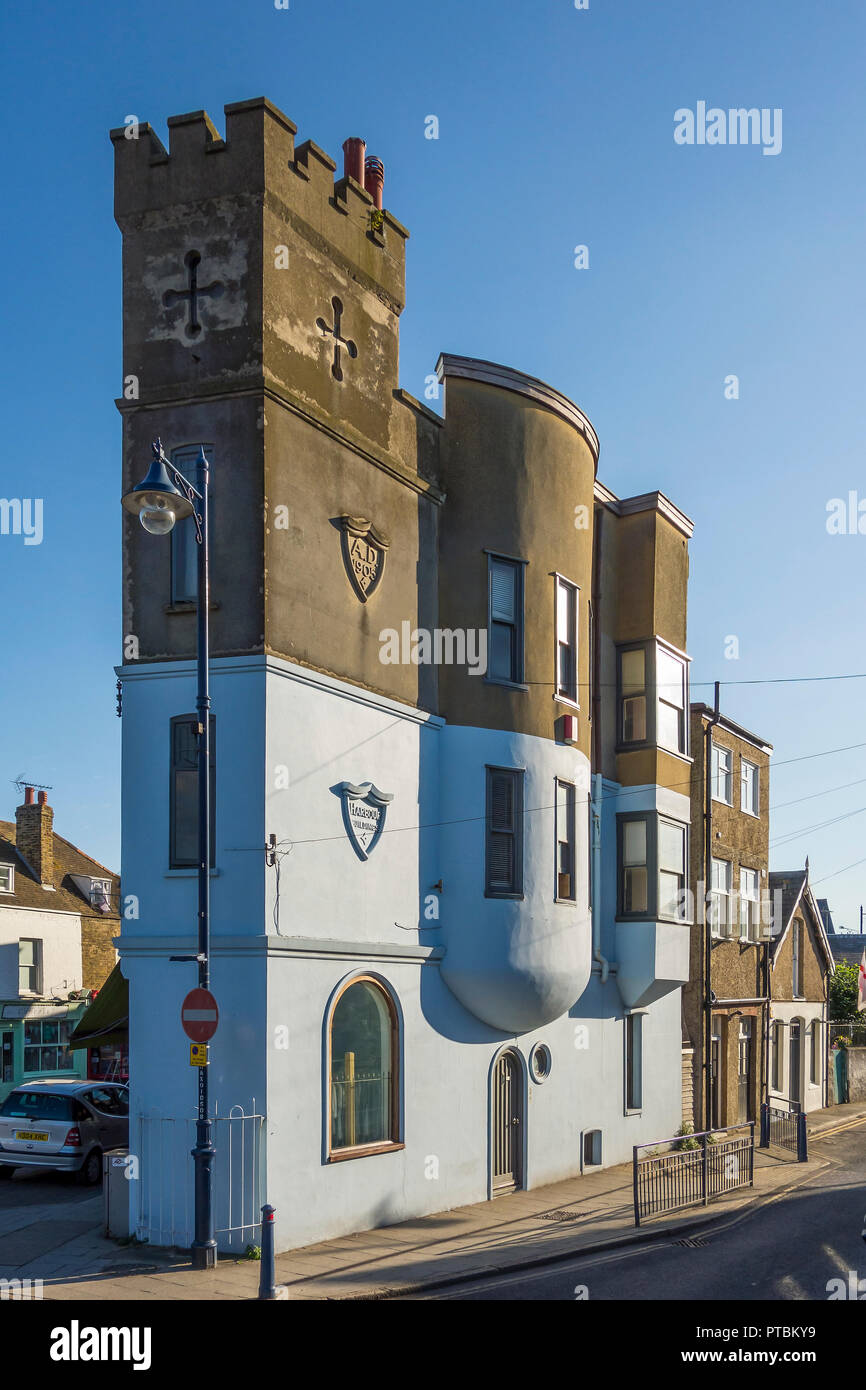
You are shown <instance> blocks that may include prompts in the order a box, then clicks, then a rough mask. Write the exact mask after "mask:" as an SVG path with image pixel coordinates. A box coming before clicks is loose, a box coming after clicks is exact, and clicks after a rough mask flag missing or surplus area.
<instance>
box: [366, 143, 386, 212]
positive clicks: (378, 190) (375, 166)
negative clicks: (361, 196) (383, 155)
mask: <svg viewBox="0 0 866 1390" xmlns="http://www.w3.org/2000/svg"><path fill="white" fill-rule="evenodd" d="M364 187H365V188H366V190H367V192H368V193H369V195H370V197H371V198H372V199H373V203H374V205H375V206H376V207H377V208H379V210H380V211H381V208H382V194H383V192H384V189H385V166H384V164H383V163H382V161H381V159H379V157H378V155H375V154H368V155H367V158H366V161H365V163H364Z"/></svg>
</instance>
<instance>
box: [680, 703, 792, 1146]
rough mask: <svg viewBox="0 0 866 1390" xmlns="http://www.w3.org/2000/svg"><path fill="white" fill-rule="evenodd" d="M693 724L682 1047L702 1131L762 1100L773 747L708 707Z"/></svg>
mask: <svg viewBox="0 0 866 1390" xmlns="http://www.w3.org/2000/svg"><path fill="white" fill-rule="evenodd" d="M691 726H692V753H693V757H694V763H693V767H692V849H691V872H690V883H691V888H692V893H693V895H694V903H695V911H694V914H693V923H692V929H691V961H690V968H689V982H688V984H687V986H686V988H685V989H684V991H683V1025H684V1027H683V1033H684V1040H683V1046H684V1053H688V1056H689V1059H690V1061H691V1065H692V1072H691V1088H690V1095H688V1100H690V1101H691V1107H692V1113H691V1114H687V1116H686V1117H687V1118H688V1119H690V1120H693V1123H694V1127H695V1129H696V1130H698V1131H700V1130H704V1129H710V1128H724V1127H725V1126H727V1125H735V1124H740V1123H744V1122H748V1121H755V1122H757V1121H758V1119H759V1118H760V1107H761V1103H762V1101H763V1100H764V1099H765V1096H766V1087H767V1074H766V1067H767V1050H766V1049H767V1028H768V1022H769V1008H768V997H769V972H770V970H771V951H770V939H771V935H770V934H771V929H772V911H771V899H770V893H769V888H770V880H769V876H768V875H769V824H770V811H769V807H770V785H769V784H770V755H771V753H772V746H771V745H770V744H769V743H767V742H766V741H765V740H764V739H762V738H759V737H758V736H757V735H755V734H752V733H750V732H749V731H748V730H747V729H744V728H742V726H741V725H739V724H736V723H735V722H734V721H733V720H731V719H728V718H726V717H725V716H723V715H721V716H719V717H718V719H717V718H716V717H715V714H714V711H713V710H712V709H710V707H709V706H708V705H703V704H693V705H692V707H691ZM708 761H709V781H710V796H709V799H708V796H707V782H708V777H707V773H708V766H707V765H708ZM708 819H709V838H710V845H711V849H710V853H709V858H708V855H707V828H708ZM688 1090H689V1088H688V1083H687V1081H686V1085H685V1086H684V1092H686V1093H687V1092H688ZM688 1100H687V1102H686V1103H688ZM685 1108H686V1106H685V1104H684V1110H685Z"/></svg>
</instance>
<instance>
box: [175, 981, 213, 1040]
mask: <svg viewBox="0 0 866 1390" xmlns="http://www.w3.org/2000/svg"><path fill="white" fill-rule="evenodd" d="M219 1019H220V1011H219V1009H218V1008H217V1001H216V1000H215V999H214V997H213V995H212V994H211V992H210V990H209V989H191V990H190V992H189V994H188V995H187V996H186V998H185V999H184V1001H183V1004H182V1005H181V1010H180V1021H181V1023H182V1024H183V1031H184V1032H185V1033H186V1035H187V1037H188V1038H191V1039H192V1041H193V1042H197V1043H203V1042H208V1041H209V1040H210V1039H211V1038H212V1037H213V1035H214V1033H215V1032H216V1030H217V1024H218V1023H219Z"/></svg>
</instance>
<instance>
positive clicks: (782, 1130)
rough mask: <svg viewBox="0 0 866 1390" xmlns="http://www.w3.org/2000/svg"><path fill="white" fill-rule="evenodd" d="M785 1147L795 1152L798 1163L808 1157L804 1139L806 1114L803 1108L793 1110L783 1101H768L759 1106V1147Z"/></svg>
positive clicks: (790, 1151) (803, 1161)
mask: <svg viewBox="0 0 866 1390" xmlns="http://www.w3.org/2000/svg"><path fill="white" fill-rule="evenodd" d="M771 1145H772V1146H773V1147H774V1148H777V1149H787V1150H788V1152H789V1153H792V1154H796V1155H797V1158H798V1160H799V1162H800V1163H805V1162H806V1159H807V1158H808V1144H807V1140H806V1115H805V1111H803V1110H793V1109H792V1108H791V1106H790V1105H787V1104H786V1103H785V1102H784V1101H775V1100H773V1101H770V1103H769V1105H767V1104H764V1105H762V1106H761V1148H762V1149H768V1148H770V1146H771Z"/></svg>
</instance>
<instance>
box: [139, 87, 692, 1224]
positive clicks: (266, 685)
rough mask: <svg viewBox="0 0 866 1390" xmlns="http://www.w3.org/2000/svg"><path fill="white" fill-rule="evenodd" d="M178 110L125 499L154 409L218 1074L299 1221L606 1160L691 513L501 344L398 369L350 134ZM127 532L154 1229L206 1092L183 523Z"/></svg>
mask: <svg viewBox="0 0 866 1390" xmlns="http://www.w3.org/2000/svg"><path fill="white" fill-rule="evenodd" d="M169 130H170V144H169V150H168V152H166V151H165V149H164V148H163V147H162V145H161V143H160V142H159V140H158V139H157V137H156V136H155V134H154V133H153V131H152V130H151V129H150V128H149V127H147V126H142V127H141V128H140V130H139V131H138V138H137V139H129V138H127V137H128V133H127V132H125V131H124V130H120V131H115V132H113V133H112V139H113V141H114V144H115V155H116V202H115V212H116V218H117V222H118V225H119V226H120V229H121V231H122V233H123V267H124V270H123V276H124V335H123V338H124V347H123V353H124V361H123V375H124V382H125V386H126V389H125V392H124V396H123V397H122V398H121V399H120V400H119V401H118V407H119V409H120V411H121V414H122V417H123V474H124V482H123V490H124V492H126V491H127V490H128V489H129V488H130V487H131V486H133V485H134V484H135V483H137V482H138V480H139V478H140V477H141V476H142V474H143V473H144V472H145V471H146V468H147V464H148V459H149V455H150V444H151V439H152V438H153V437H154V436H155V435H159V436H160V437H161V439H162V442H163V447H164V448H165V449H166V451H167V452H168V453H169V454H170V455H171V457H172V458H173V459H174V461H175V463H176V465H177V466H178V467H180V468H181V469H182V470H184V471H187V472H188V476H191V477H193V470H194V469H195V460H196V458H197V457H198V456H199V453H200V450H201V449H204V451H205V457H206V458H207V459H208V460H209V463H210V469H211V496H212V510H211V514H210V526H211V557H212V559H211V563H212V588H211V608H212V612H211V634H212V663H211V693H212V705H213V738H212V749H213V753H212V770H211V775H212V779H213V781H212V785H213V788H214V814H213V839H214V847H215V848H214V857H213V864H212V869H211V872H212V879H213V881H212V917H211V929H212V960H211V980H212V989H213V992H214V993H215V995H216V997H217V1000H218V1004H219V1008H220V1024H219V1030H218V1032H217V1035H216V1037H215V1039H214V1041H213V1043H212V1045H211V1077H210V1085H211V1093H212V1097H213V1101H214V1104H215V1106H216V1107H217V1108H218V1111H219V1113H220V1114H222V1115H226V1114H227V1112H228V1111H229V1110H230V1108H231V1107H233V1106H238V1107H242V1108H243V1109H244V1110H245V1112H246V1113H248V1114H258V1115H262V1116H264V1117H265V1118H264V1120H263V1122H262V1140H261V1143H262V1148H261V1153H260V1155H259V1156H258V1158H257V1162H258V1163H259V1165H260V1177H261V1187H260V1190H259V1193H258V1195H259V1196H261V1199H262V1200H267V1201H269V1202H271V1203H273V1204H274V1205H275V1206H276V1207H277V1208H278V1210H281V1212H283V1213H285V1216H283V1217H282V1218H281V1220H280V1221H279V1223H278V1227H277V1232H278V1235H277V1239H278V1246H279V1248H284V1249H285V1248H290V1247H293V1246H298V1245H301V1244H304V1243H309V1242H313V1241H316V1240H320V1239H324V1238H327V1237H331V1236H336V1235H339V1234H341V1233H344V1232H350V1231H355V1230H361V1229H365V1228H369V1227H372V1226H376V1225H384V1224H388V1223H390V1222H396V1221H400V1220H403V1219H407V1218H410V1217H413V1216H418V1215H421V1214H424V1213H427V1212H433V1211H437V1210H442V1209H445V1208H449V1207H453V1206H457V1205H460V1204H463V1203H469V1202H475V1201H478V1200H483V1199H484V1198H487V1197H493V1196H495V1195H497V1194H498V1193H500V1192H504V1191H508V1190H513V1189H514V1188H515V1187H531V1186H537V1185H539V1184H541V1183H546V1182H552V1181H556V1180H557V1179H560V1178H564V1177H567V1176H569V1175H573V1174H575V1173H578V1172H580V1171H582V1170H583V1169H584V1168H587V1167H591V1166H593V1165H596V1166H597V1165H599V1164H605V1165H607V1164H613V1163H618V1162H622V1161H623V1160H625V1159H627V1158H628V1157H629V1156H630V1154H631V1146H632V1145H633V1144H635V1143H640V1142H649V1141H652V1140H653V1139H657V1138H659V1137H665V1136H667V1135H668V1134H670V1133H673V1132H674V1130H675V1129H676V1127H677V1125H678V1124H679V1121H680V1103H681V1102H680V1042H681V1034H680V992H681V987H682V984H683V983H684V981H685V980H686V978H687V974H688V955H689V932H688V926H687V924H686V921H685V917H684V912H683V909H682V903H681V897H682V890H683V888H684V887H685V883H686V875H687V872H688V836H689V821H690V798H689V779H690V770H691V765H690V753H689V744H688V738H689V729H688V722H689V721H688V708H689V705H688V657H687V655H686V591H687V581H688V540H689V537H690V535H691V531H692V527H691V523H690V522H689V520H688V518H687V517H685V516H684V514H683V513H682V512H681V511H680V510H679V509H678V508H677V507H676V506H674V504H673V503H671V502H670V501H668V499H666V498H665V497H664V496H662V495H661V494H659V493H658V492H648V493H646V494H645V495H642V496H639V497H634V498H628V499H620V498H618V497H617V496H616V495H615V494H614V493H613V492H611V491H610V490H609V489H608V488H607V487H605V486H604V485H603V484H601V483H600V481H599V480H598V478H597V463H598V440H597V438H596V435H595V432H594V430H593V428H592V426H591V424H590V423H589V421H588V419H587V418H586V416H585V415H584V413H583V412H582V410H580V409H579V407H578V406H576V405H575V404H574V403H573V402H572V401H570V400H569V399H567V398H566V397H565V396H563V395H562V394H561V393H560V392H558V391H557V390H555V389H553V388H552V387H549V386H547V385H545V384H544V383H543V382H540V381H538V380H536V379H534V378H532V377H529V376H527V375H525V374H524V373H522V372H520V371H517V370H515V369H513V368H509V367H503V366H499V365H497V364H494V363H490V362H486V361H480V360H477V359H474V358H466V357H458V356H454V355H451V354H443V355H442V357H441V358H440V360H439V363H438V368H437V376H438V381H439V383H440V387H441V389H442V391H443V392H444V415H442V416H440V415H438V414H436V413H434V412H433V411H431V410H429V409H428V408H426V407H425V406H424V405H422V404H421V403H420V402H419V401H418V400H416V399H414V398H413V397H412V396H410V395H409V394H408V393H407V392H406V391H404V390H402V389H401V388H400V386H399V379H398V326H399V317H400V314H401V311H402V309H403V305H404V256H405V243H406V238H407V235H408V233H407V232H406V229H405V228H404V227H403V226H402V225H401V224H400V223H399V222H398V221H397V219H396V218H395V217H394V216H393V215H392V214H391V213H390V212H389V211H387V210H385V209H383V208H382V207H381V165H379V163H378V161H376V160H368V161H367V162H366V165H365V162H364V159H363V147H362V146H361V144H360V142H357V141H348V142H347V144H346V146H345V147H344V152H345V154H346V168H345V172H344V174H343V176H342V177H336V178H335V173H336V166H335V164H334V161H333V160H332V159H331V158H330V157H329V156H328V155H327V154H326V153H325V152H324V151H323V150H321V149H320V148H319V147H318V146H316V145H315V144H313V142H312V141H309V140H308V141H305V142H303V143H300V144H296V142H295V135H296V128H295V126H294V125H293V123H292V122H291V121H290V120H288V119H287V118H286V117H285V116H284V115H283V114H282V113H281V112H279V111H278V110H277V109H276V108H275V107H274V106H272V105H271V104H270V103H269V102H267V101H265V100H263V99H262V100H255V101H249V102H242V103H238V104H235V105H233V106H229V107H227V108H226V134H225V138H224V139H223V138H222V137H220V135H219V133H218V132H217V131H216V130H215V128H214V126H213V125H212V123H211V122H210V121H209V119H208V117H207V116H206V115H205V114H204V113H201V112H198V113H193V114H192V115H187V116H179V117H174V118H172V119H171V120H170V121H169ZM124 528H125V529H124V591H123V636H124V662H123V664H122V666H120V667H119V668H118V674H119V677H120V679H121V682H122V708H123V810H122V839H123V850H122V855H123V883H124V903H125V904H126V903H129V904H130V907H129V909H128V910H127V908H126V907H125V909H124V917H123V923H122V933H121V938H120V952H121V964H122V969H123V974H124V976H125V977H126V978H127V979H128V982H129V1010H130V1014H129V1018H130V1075H131V1087H132V1109H131V1113H132V1129H131V1143H132V1144H133V1145H138V1146H139V1148H140V1151H141V1153H140V1156H141V1161H142V1172H143V1181H142V1182H141V1183H138V1184H131V1185H130V1186H131V1188H132V1189H135V1190H134V1191H133V1192H132V1193H131V1200H132V1202H133V1207H134V1208H135V1209H134V1211H133V1213H132V1215H133V1221H134V1224H135V1227H136V1229H137V1230H138V1231H139V1233H140V1234H146V1235H147V1238H148V1239H151V1240H159V1239H164V1238H165V1237H164V1235H163V1234H162V1231H163V1228H162V1226H161V1225H160V1221H159V1218H158V1217H157V1216H156V1215H155V1214H154V1213H155V1202H156V1199H155V1198H153V1199H152V1198H151V1197H147V1196H143V1195H142V1194H145V1193H147V1192H151V1193H152V1191H153V1187H154V1182H155V1181H156V1177H155V1168H156V1160H155V1159H152V1158H151V1157H150V1154H151V1150H150V1149H149V1148H148V1138H147V1136H148V1135H150V1134H152V1133H153V1126H154V1125H157V1126H158V1125H159V1124H161V1123H162V1121H163V1120H164V1119H166V1118H168V1119H169V1120H171V1119H172V1118H173V1117H174V1118H184V1117H188V1116H189V1115H191V1114H192V1113H193V1106H194V1096H195V1085H194V1081H193V1079H192V1078H193V1074H192V1072H191V1070H190V1069H189V1068H188V1067H187V1066H186V1065H185V1061H186V1058H185V1044H184V1039H183V1035H182V1033H181V1028H180V1008H181V1001H182V999H183V997H184V995H185V994H186V992H187V991H188V990H189V989H190V988H191V987H192V986H193V985H194V984H195V983H196V980H195V968H194V966H191V965H189V964H183V963H182V962H173V961H171V960H170V957H171V956H176V955H179V954H182V953H183V952H187V953H188V952H189V949H190V948H191V947H192V946H193V943H194V928H195V921H196V901H195V893H196V881H195V880H196V853H195V843H196V839H195V837H196V819H195V816H196V811H195V801H194V793H193V790H192V789H193V787H194V779H195V775H196V768H197V746H196V737H195V725H196V720H195V717H194V715H193V713H192V711H193V709H194V695H195V671H194V660H193V658H194V653H195V618H194V613H195V606H196V595H195V581H194V573H195V566H194V556H195V551H194V545H195V538H194V535H193V533H192V531H191V529H190V528H191V523H189V522H181V523H179V524H178V526H177V527H176V528H175V531H174V532H173V533H172V536H171V538H170V539H165V540H162V541H160V540H159V539H157V538H154V537H153V536H149V535H146V534H145V532H144V531H143V530H142V529H141V528H140V527H139V526H137V524H136V523H135V522H134V521H133V520H131V519H130V518H128V517H127V518H125V521H124ZM220 1144H221V1139H220V1133H219V1132H218V1134H217V1149H218V1153H217V1160H216V1169H215V1172H216V1193H217V1226H218V1229H219V1231H220V1235H219V1241H220V1244H221V1245H224V1246H229V1247H232V1246H236V1245H238V1244H239V1243H240V1244H241V1245H243V1244H244V1243H246V1240H247V1239H249V1233H248V1232H247V1231H246V1230H245V1229H243V1228H237V1226H236V1227H235V1229H233V1230H229V1229H228V1225H229V1224H231V1223H227V1218H225V1217H224V1216H222V1217H221V1216H220V1213H221V1212H225V1210H226V1205H227V1191H228V1189H227V1184H228V1183H229V1181H230V1180H229V1177H228V1169H227V1167H226V1166H225V1162H224V1160H225V1145H224V1144H223V1148H222V1150H221V1149H220ZM188 1150H189V1145H188V1144H184V1143H180V1144H179V1145H178V1147H177V1151H176V1154H175V1156H174V1159H173V1160H172V1163H169V1164H166V1163H165V1161H163V1164H162V1172H161V1174H160V1175H159V1177H160V1181H162V1182H163V1187H165V1185H166V1184H169V1185H173V1187H172V1190H173V1191H174V1192H175V1193H176V1192H177V1191H180V1189H181V1188H184V1184H186V1185H187V1186H186V1187H185V1188H184V1190H185V1191H187V1192H188V1190H189V1186H188V1185H189V1182H190V1169H191V1164H190V1160H189V1153H188ZM149 1165H150V1166H149ZM265 1194H266V1197H265ZM253 1205H254V1204H253ZM179 1206H180V1208H181V1209H182V1203H180V1204H179ZM256 1214H257V1213H256ZM171 1237H172V1239H175V1240H178V1241H183V1240H188V1239H189V1237H190V1231H189V1229H188V1227H186V1226H184V1227H183V1229H179V1228H177V1227H173V1228H172V1232H171Z"/></svg>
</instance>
